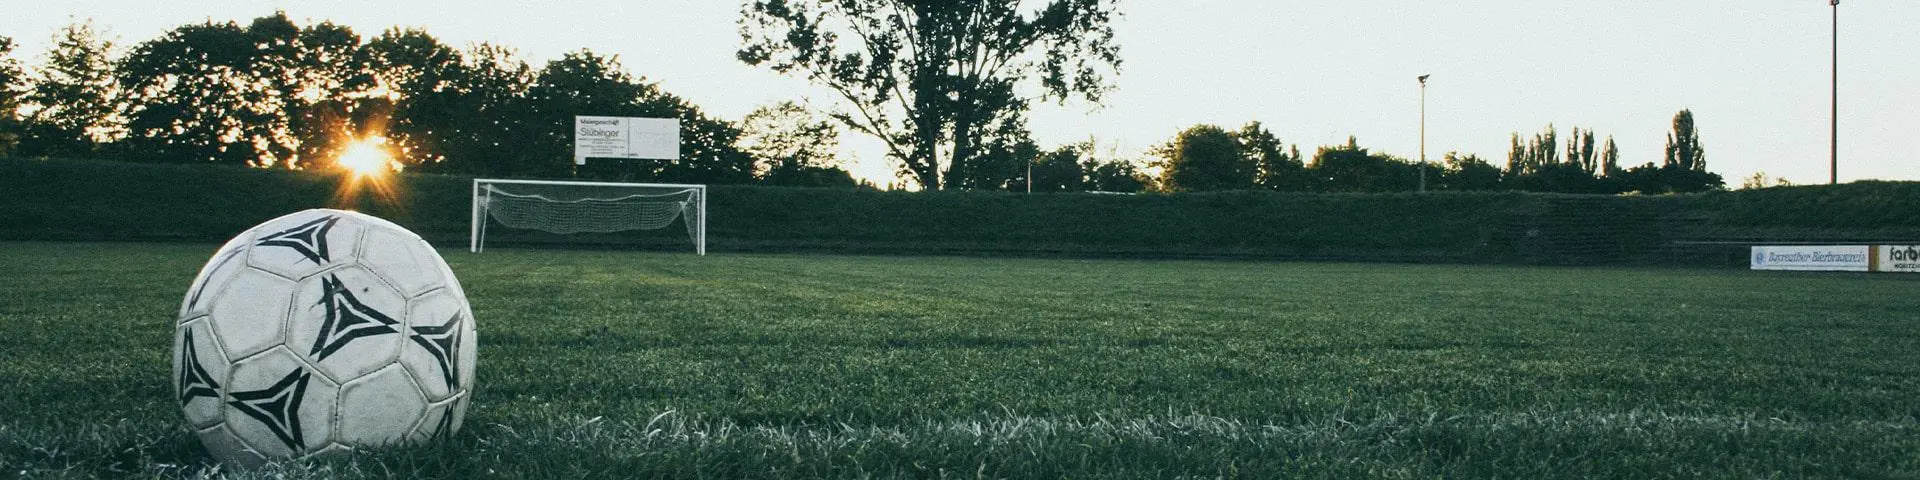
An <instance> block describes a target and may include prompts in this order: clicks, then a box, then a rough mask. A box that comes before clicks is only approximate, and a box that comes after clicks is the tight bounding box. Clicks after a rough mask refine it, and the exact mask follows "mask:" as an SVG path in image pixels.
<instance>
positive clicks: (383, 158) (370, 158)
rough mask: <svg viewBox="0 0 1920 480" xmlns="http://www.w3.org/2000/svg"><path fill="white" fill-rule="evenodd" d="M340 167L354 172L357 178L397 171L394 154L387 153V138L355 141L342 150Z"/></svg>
mask: <svg viewBox="0 0 1920 480" xmlns="http://www.w3.org/2000/svg"><path fill="white" fill-rule="evenodd" d="M339 163H340V166H341V167H342V168H345V169H347V171H349V172H353V174H354V175H355V176H361V177H369V176H378V175H382V174H385V173H387V172H390V171H393V170H397V168H395V167H396V166H397V165H395V163H394V161H393V154H392V153H389V152H388V151H387V139H386V138H385V137H367V138H362V139H359V140H354V141H353V142H350V143H348V144H347V147H346V148H344V149H341V150H340V159H339Z"/></svg>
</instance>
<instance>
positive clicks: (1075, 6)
mask: <svg viewBox="0 0 1920 480" xmlns="http://www.w3.org/2000/svg"><path fill="white" fill-rule="evenodd" d="M1033 4H1034V2H1003V1H996V0H902V1H890V2H882V1H876V0H754V1H750V2H748V3H747V4H746V5H745V6H743V7H742V9H741V19H740V34H741V39H742V41H743V44H744V45H743V46H742V47H741V49H740V51H739V53H738V57H739V59H740V60H741V61H742V62H745V63H747V64H749V65H756V66H766V67H768V68H770V69H772V70H774V71H776V72H780V73H792V74H798V75H801V76H804V77H805V78H807V80H808V81H810V82H813V83H815V84H819V85H823V86H826V87H827V88H829V89H832V90H834V91H835V92H837V93H839V94H840V95H841V96H842V97H843V98H845V99H846V100H847V103H848V104H849V106H850V107H851V108H850V110H848V111H843V112H838V113H836V114H835V115H834V116H835V118H837V119H839V120H840V121H841V122H843V123H845V124H846V125H847V126H848V127H849V128H852V129H853V130H855V131H859V132H863V133H866V134H869V135H872V136H874V137H876V138H879V139H880V140H881V141H882V142H884V143H885V144H886V146H887V153H888V156H889V157H892V158H894V159H895V160H897V161H899V162H900V164H901V169H902V170H903V172H904V173H907V174H910V175H911V176H912V178H913V179H914V180H915V181H917V182H918V183H919V184H920V186H921V187H923V188H926V189H940V188H943V187H945V186H947V184H946V179H947V177H948V176H949V174H950V173H951V172H952V171H954V170H962V171H964V170H965V169H967V168H969V165H970V164H972V163H975V162H976V161H979V160H980V159H981V158H983V157H987V156H990V155H988V153H989V152H987V151H989V150H991V149H992V148H994V147H993V146H991V145H988V143H990V142H985V141H982V140H983V137H987V136H991V135H992V134H993V132H996V131H1003V132H1004V131H1009V130H1010V129H1008V128H1006V127H1007V126H1006V125H1005V121H1006V117H1008V116H1012V115H1018V114H1019V113H1020V112H1021V111H1023V110H1024V109H1025V108H1026V106H1027V105H1028V104H1029V103H1030V102H1032V101H1033V100H1035V99H1041V100H1060V101H1065V100H1066V99H1068V98H1071V97H1079V98H1084V99H1086V100H1087V101H1090V102H1093V103H1098V102H1099V101H1100V99H1101V96H1102V94H1104V93H1105V92H1106V91H1107V89H1108V86H1107V85H1106V83H1105V82H1106V76H1107V75H1108V74H1109V73H1110V72H1113V71H1117V69H1118V68H1119V65H1120V53H1119V45H1118V44H1117V43H1115V41H1114V34H1113V29H1112V27H1111V26H1110V23H1111V22H1112V20H1113V18H1114V17H1115V16H1116V15H1117V13H1116V7H1115V5H1114V2H1113V1H1112V0H1048V1H1046V2H1045V3H1044V4H1040V5H1036V6H1037V7H1038V8H1036V9H1033V10H1027V11H1023V10H1022V6H1023V5H1033ZM1036 91H1037V94H1036V93H1035V92H1036ZM996 125H997V126H996ZM999 142H1000V143H1001V145H1002V146H1003V147H1012V146H1017V145H1018V144H1019V141H1018V139H1001V140H999ZM943 155H944V156H945V157H944V158H943Z"/></svg>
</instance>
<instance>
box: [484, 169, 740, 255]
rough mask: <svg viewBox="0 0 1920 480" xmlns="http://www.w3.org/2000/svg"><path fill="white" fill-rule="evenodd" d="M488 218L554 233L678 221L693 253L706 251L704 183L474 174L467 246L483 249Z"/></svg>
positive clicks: (651, 226) (659, 225)
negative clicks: (526, 177)
mask: <svg viewBox="0 0 1920 480" xmlns="http://www.w3.org/2000/svg"><path fill="white" fill-rule="evenodd" d="M490 223H497V224H499V225H500V226H503V227H508V228H516V229H526V230H538V231H542V232H547V233H553V234H559V235H570V234H580V233H615V232H624V231H633V230H659V229H663V228H667V227H669V226H672V225H673V224H675V223H680V224H682V225H684V226H685V227H686V230H687V238H688V240H690V241H691V242H692V244H693V249H694V252H695V253H698V254H700V255H706V254H707V186H706V185H691V184H674V183H620V182H570V181H554V180H503V179H489V178H476V179H474V180H473V226H472V233H471V237H470V239H469V241H468V246H467V249H468V251H470V252H474V253H479V252H482V251H484V250H486V243H487V227H488V225H489V224H490Z"/></svg>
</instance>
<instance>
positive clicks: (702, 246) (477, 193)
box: [467, 178, 707, 256]
mask: <svg viewBox="0 0 1920 480" xmlns="http://www.w3.org/2000/svg"><path fill="white" fill-rule="evenodd" d="M482 184H505V185H557V186H570V187H629V188H630V187H640V188H674V189H682V190H693V191H694V192H695V195H696V196H698V197H699V198H698V202H697V203H696V205H695V207H694V208H696V209H697V210H696V211H697V212H699V213H698V216H699V219H697V220H694V221H693V223H694V224H693V225H691V226H690V227H691V228H690V230H692V233H693V235H692V236H693V249H694V252H695V253H698V254H700V255H703V256H704V255H706V254H707V186H706V185H699V184H681V183H625V182H572V181H557V180H509V179H497V178H475V179H473V199H472V202H473V227H472V234H471V236H470V237H469V238H468V242H467V251H469V252H472V253H480V252H482V251H484V250H485V249H486V248H485V247H486V236H487V227H486V224H487V218H488V209H489V208H490V204H491V201H490V199H491V197H492V195H493V191H492V190H488V189H484V188H481V185H482ZM502 194H503V195H504V194H505V193H502ZM688 220H690V219H688V218H686V217H684V216H682V217H681V221H683V222H684V221H688Z"/></svg>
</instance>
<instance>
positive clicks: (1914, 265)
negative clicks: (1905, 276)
mask: <svg viewBox="0 0 1920 480" xmlns="http://www.w3.org/2000/svg"><path fill="white" fill-rule="evenodd" d="M1876 250H1879V252H1875V253H1876V254H1878V255H1879V256H1880V258H1879V260H1880V261H1879V262H1878V265H1876V266H1877V267H1878V268H1877V269H1876V270H1877V271H1881V272H1907V273H1920V245H1881V246H1879V247H1877V248H1876Z"/></svg>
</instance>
